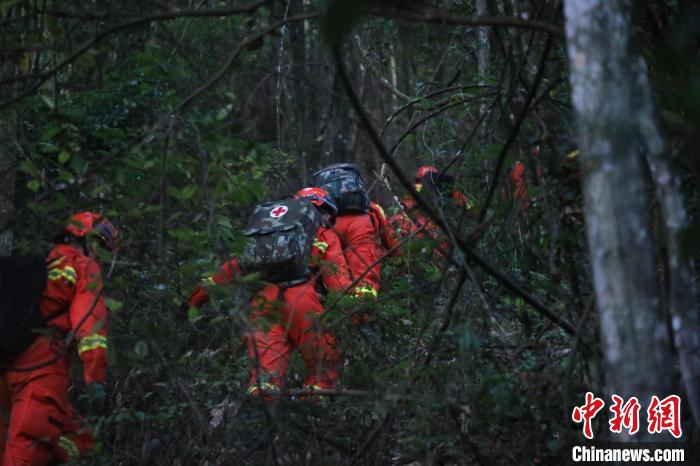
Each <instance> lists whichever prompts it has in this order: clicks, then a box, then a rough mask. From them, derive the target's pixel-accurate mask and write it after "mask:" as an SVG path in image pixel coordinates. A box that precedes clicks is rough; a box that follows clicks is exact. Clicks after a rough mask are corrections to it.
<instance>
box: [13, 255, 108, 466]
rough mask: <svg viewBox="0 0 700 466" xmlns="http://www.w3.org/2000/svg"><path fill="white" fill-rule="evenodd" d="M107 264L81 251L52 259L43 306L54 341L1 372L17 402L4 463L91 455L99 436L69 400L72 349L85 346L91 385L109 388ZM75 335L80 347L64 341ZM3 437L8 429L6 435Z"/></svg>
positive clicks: (44, 340) (43, 340) (42, 341)
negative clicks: (104, 280)
mask: <svg viewBox="0 0 700 466" xmlns="http://www.w3.org/2000/svg"><path fill="white" fill-rule="evenodd" d="M101 288H102V278H101V276H100V267H99V265H98V264H97V263H96V262H95V261H94V260H92V259H90V258H89V257H87V256H85V255H83V254H82V252H81V251H80V250H78V249H76V248H74V247H73V246H69V245H65V244H60V245H57V246H55V247H54V248H53V250H52V251H51V253H50V254H49V256H48V280H47V284H46V288H45V289H44V292H43V294H42V299H41V302H40V305H39V308H40V310H41V313H42V315H43V316H44V319H45V321H46V324H47V327H48V329H49V332H48V333H49V334H50V335H51V336H40V337H38V338H37V339H36V340H35V341H34V343H33V344H32V345H31V346H30V347H29V348H28V349H27V350H26V351H24V353H22V354H20V355H19V356H17V357H16V358H15V359H13V360H12V361H11V362H10V364H9V367H10V368H9V369H7V370H6V371H5V372H4V373H3V374H1V375H0V386H4V388H3V389H0V391H4V393H5V395H6V396H8V397H9V400H8V399H6V400H5V403H2V402H0V406H2V405H3V404H7V405H8V406H9V411H10V412H9V419H6V421H8V420H9V427H8V433H9V435H8V438H7V442H6V444H4V442H2V441H1V439H0V449H2V447H3V445H4V452H1V454H2V466H25V465H31V466H40V465H46V464H49V463H50V462H52V461H53V460H56V459H58V460H59V461H63V462H65V461H68V459H69V458H71V457H75V456H78V455H79V454H82V453H84V452H86V451H87V450H89V449H90V448H91V446H92V434H91V433H90V431H88V430H84V429H81V426H80V424H81V419H80V416H79V415H78V413H77V412H76V411H75V409H74V408H73V407H72V406H71V404H70V402H69V401H68V386H69V384H70V381H69V369H70V351H66V350H74V349H75V348H76V347H77V350H78V354H79V356H80V359H81V360H82V363H83V376H84V378H85V383H86V384H89V383H92V382H99V383H104V381H105V376H106V370H107V317H108V311H107V308H106V307H105V305H104V302H103V300H102V298H101V297H99V291H100V290H101ZM70 331H73V332H75V339H76V340H77V345H76V344H75V343H71V344H70V346H69V347H68V348H65V347H64V346H63V341H64V339H65V336H66V335H67V334H68V332H70ZM1 433H2V432H1V431H0V434H1Z"/></svg>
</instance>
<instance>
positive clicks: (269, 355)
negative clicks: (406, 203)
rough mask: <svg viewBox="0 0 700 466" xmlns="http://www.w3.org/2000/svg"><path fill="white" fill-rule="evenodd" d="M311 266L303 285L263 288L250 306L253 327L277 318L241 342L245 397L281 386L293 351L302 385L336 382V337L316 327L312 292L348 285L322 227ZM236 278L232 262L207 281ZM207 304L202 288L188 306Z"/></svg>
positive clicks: (338, 252)
mask: <svg viewBox="0 0 700 466" xmlns="http://www.w3.org/2000/svg"><path fill="white" fill-rule="evenodd" d="M311 265H312V270H313V271H314V272H315V273H314V274H313V276H312V277H311V278H310V279H309V280H308V281H306V282H304V283H302V284H300V285H296V286H291V287H288V288H280V287H279V286H277V285H267V286H265V288H263V289H262V290H261V291H259V292H258V293H257V294H256V295H255V297H253V300H252V301H251V307H252V312H251V315H250V319H251V321H252V322H255V321H256V320H258V319H266V318H267V319H269V318H270V317H271V316H275V317H276V319H275V321H274V322H273V324H272V325H270V326H269V330H267V331H263V330H255V331H253V332H251V333H249V334H247V335H245V336H244V337H243V342H244V343H245V344H246V345H247V346H248V356H249V358H250V360H251V361H252V364H253V367H252V370H251V375H250V388H249V390H248V391H249V393H253V392H254V391H256V390H257V389H258V387H259V386H260V387H262V388H263V389H274V388H279V387H281V386H282V385H283V383H284V375H285V372H286V370H287V366H288V364H289V357H290V356H291V352H292V350H293V349H295V348H296V349H297V350H298V351H299V353H300V354H301V357H302V359H303V360H304V364H305V365H306V370H307V377H306V379H305V380H304V386H307V387H315V388H333V387H335V386H336V384H337V383H338V363H339V361H340V352H339V351H338V349H337V347H336V342H335V337H334V336H333V334H332V333H331V332H330V331H328V330H325V329H323V328H321V327H320V326H319V325H318V324H317V322H316V321H317V319H318V317H320V316H321V314H323V312H324V308H323V305H322V304H321V301H320V297H319V294H318V292H317V291H316V285H317V281H318V279H319V278H321V279H322V281H323V284H324V285H325V286H326V288H328V289H332V290H338V291H342V290H345V289H347V288H348V287H349V286H350V283H351V281H350V275H349V273H348V268H347V263H346V261H345V257H344V256H343V250H342V247H341V243H340V239H339V238H338V236H337V235H336V234H335V233H334V232H333V231H332V230H329V229H327V228H323V227H321V228H319V229H318V231H317V232H316V241H315V242H314V247H313V250H312V251H311ZM240 274H241V270H240V268H239V267H238V259H237V258H234V259H232V260H231V261H229V262H227V263H225V264H224V265H222V266H221V268H220V270H219V272H218V273H216V274H214V276H212V277H211V278H210V279H208V281H209V282H210V283H211V284H225V283H230V282H232V281H235V280H236V278H237V277H239V276H240ZM207 299H208V296H207V292H206V289H205V288H203V287H198V288H196V289H195V290H194V291H193V293H192V294H191V295H190V298H189V300H188V302H189V304H190V305H191V306H196V307H199V306H201V305H202V304H204V302H206V301H207ZM280 303H281V305H280ZM275 304H277V305H275Z"/></svg>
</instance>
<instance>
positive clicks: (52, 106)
mask: <svg viewBox="0 0 700 466" xmlns="http://www.w3.org/2000/svg"><path fill="white" fill-rule="evenodd" d="M41 100H43V101H44V103H45V104H46V106H47V107H49V108H50V109H51V110H53V109H55V108H56V103H55V102H54V101H53V100H51V99H50V98H48V97H47V96H45V95H42V96H41Z"/></svg>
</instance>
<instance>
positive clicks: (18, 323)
mask: <svg viewBox="0 0 700 466" xmlns="http://www.w3.org/2000/svg"><path fill="white" fill-rule="evenodd" d="M45 287H46V261H45V259H44V258H43V257H39V256H10V257H0V364H4V363H8V362H9V361H10V360H11V359H12V358H13V357H15V356H18V355H20V354H21V353H22V352H23V351H24V350H26V349H27V348H28V347H29V345H31V344H32V343H33V342H34V340H35V339H36V337H37V336H38V333H37V330H41V329H42V328H44V327H45V326H46V325H45V323H44V318H43V316H42V315H41V312H40V311H39V301H40V300H41V293H42V291H44V288H45ZM0 369H1V368H0Z"/></svg>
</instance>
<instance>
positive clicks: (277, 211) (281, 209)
mask: <svg viewBox="0 0 700 466" xmlns="http://www.w3.org/2000/svg"><path fill="white" fill-rule="evenodd" d="M288 210H289V209H288V208H287V207H286V206H283V205H278V206H277V207H275V208H274V209H272V210H271V211H270V217H272V218H280V217H282V216H284V214H286V213H287V211H288Z"/></svg>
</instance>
